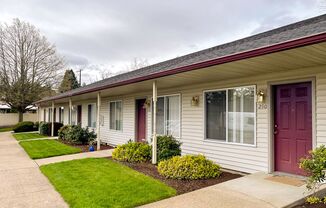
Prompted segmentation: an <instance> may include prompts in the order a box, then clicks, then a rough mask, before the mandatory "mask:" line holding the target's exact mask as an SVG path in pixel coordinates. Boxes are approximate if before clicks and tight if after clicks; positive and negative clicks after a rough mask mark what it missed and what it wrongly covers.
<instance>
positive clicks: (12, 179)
mask: <svg viewBox="0 0 326 208" xmlns="http://www.w3.org/2000/svg"><path fill="white" fill-rule="evenodd" d="M0 181H1V183H0V190H1V191H0V207H2V208H12V207H22V208H29V207H30V208H44V207H46V208H54V207H58V208H65V207H68V205H67V204H66V203H65V202H64V200H63V199H62V197H61V196H60V194H59V193H58V192H56V191H55V189H54V187H53V186H52V185H51V184H50V182H49V181H48V179H47V178H46V177H45V176H44V175H43V174H42V173H41V172H40V170H39V167H38V165H37V164H36V163H35V162H34V161H33V160H31V159H30V158H29V157H28V155H27V154H26V153H25V151H24V150H23V148H21V147H20V145H19V144H18V142H17V141H16V140H15V139H14V138H13V137H12V136H11V133H10V132H4V133H0Z"/></svg>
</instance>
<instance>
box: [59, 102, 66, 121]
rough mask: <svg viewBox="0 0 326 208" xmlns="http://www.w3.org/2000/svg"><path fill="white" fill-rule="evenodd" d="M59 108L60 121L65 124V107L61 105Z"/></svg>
mask: <svg viewBox="0 0 326 208" xmlns="http://www.w3.org/2000/svg"><path fill="white" fill-rule="evenodd" d="M58 109H59V112H58V115H59V122H60V123H62V124H64V122H65V107H64V106H60V107H59V108H58Z"/></svg>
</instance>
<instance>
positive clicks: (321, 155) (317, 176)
mask: <svg viewBox="0 0 326 208" xmlns="http://www.w3.org/2000/svg"><path fill="white" fill-rule="evenodd" d="M300 168H301V169H303V170H305V171H306V172H307V174H308V175H309V177H308V178H307V188H308V190H312V191H315V189H316V188H318V185H319V184H320V183H321V182H323V181H325V179H326V176H325V174H324V172H323V170H326V147H325V146H324V145H321V146H320V147H317V148H316V149H314V150H313V151H310V152H309V155H308V156H307V157H305V158H302V159H301V160H300Z"/></svg>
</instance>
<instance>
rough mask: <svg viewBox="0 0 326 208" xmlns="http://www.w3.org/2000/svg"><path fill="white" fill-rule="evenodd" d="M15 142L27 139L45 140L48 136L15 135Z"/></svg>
mask: <svg viewBox="0 0 326 208" xmlns="http://www.w3.org/2000/svg"><path fill="white" fill-rule="evenodd" d="M13 136H14V137H15V139H16V140H18V141H21V140H28V139H39V138H46V137H48V136H44V135H41V134H39V133H16V134H13Z"/></svg>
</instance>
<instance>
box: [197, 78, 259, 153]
mask: <svg viewBox="0 0 326 208" xmlns="http://www.w3.org/2000/svg"><path fill="white" fill-rule="evenodd" d="M245 87H248V88H249V87H253V88H254V143H253V144H246V143H237V142H230V141H229V138H228V137H229V135H228V129H229V115H228V112H229V103H228V102H229V96H228V94H229V93H228V90H234V89H237V88H245ZM220 91H225V92H226V93H225V94H226V116H225V118H226V124H225V125H226V128H225V130H226V134H225V135H226V138H225V141H220V140H216V139H210V138H207V135H206V134H207V128H206V96H205V95H206V93H207V92H220ZM203 117H204V122H203V129H204V138H203V140H204V141H205V142H211V143H220V144H230V145H240V146H248V147H257V85H256V84H254V85H241V86H235V87H227V88H218V89H209V90H203Z"/></svg>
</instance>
